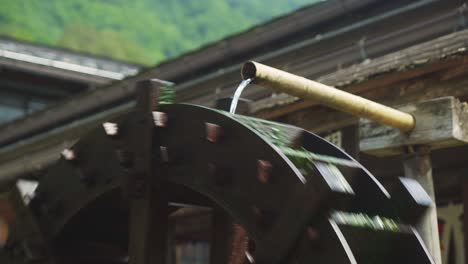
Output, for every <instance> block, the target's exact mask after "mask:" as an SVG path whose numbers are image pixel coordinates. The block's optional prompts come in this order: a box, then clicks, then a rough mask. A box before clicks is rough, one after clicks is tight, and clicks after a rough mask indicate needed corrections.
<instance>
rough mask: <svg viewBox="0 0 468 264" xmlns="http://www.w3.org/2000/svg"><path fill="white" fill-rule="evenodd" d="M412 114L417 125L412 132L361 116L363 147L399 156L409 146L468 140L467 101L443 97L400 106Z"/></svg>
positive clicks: (439, 145) (437, 145)
mask: <svg viewBox="0 0 468 264" xmlns="http://www.w3.org/2000/svg"><path fill="white" fill-rule="evenodd" d="M399 109H401V110H402V111H405V112H408V113H411V114H412V115H413V116H414V117H415V119H416V126H415V128H414V130H413V131H412V132H411V133H407V134H405V133H401V132H400V131H398V130H396V129H393V128H390V127H387V126H383V125H380V124H377V123H375V122H370V121H368V120H364V119H361V122H360V129H361V136H360V137H361V142H360V149H361V151H363V152H365V153H369V154H372V155H376V156H391V155H399V154H402V153H404V152H405V146H409V145H428V146H430V147H431V148H433V149H438V148H446V147H453V146H457V145H461V144H465V143H466V142H468V124H467V123H466V122H465V121H464V120H467V119H468V111H467V110H466V104H464V103H461V102H460V101H458V100H456V99H455V98H454V97H443V98H437V99H433V100H429V101H424V102H420V103H415V104H409V105H406V106H404V107H400V108H399Z"/></svg>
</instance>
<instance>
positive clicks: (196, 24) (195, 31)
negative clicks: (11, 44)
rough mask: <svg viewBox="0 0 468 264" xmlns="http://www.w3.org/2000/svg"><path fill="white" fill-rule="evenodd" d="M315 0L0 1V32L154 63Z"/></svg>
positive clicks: (60, 45)
mask: <svg viewBox="0 0 468 264" xmlns="http://www.w3.org/2000/svg"><path fill="white" fill-rule="evenodd" d="M317 1H318V0H3V1H1V2H2V3H1V7H0V35H7V36H10V37H13V38H17V39H21V40H26V41H32V42H36V43H41V44H47V45H53V46H59V47H64V48H69V49H72V50H76V51H84V52H88V53H92V54H99V55H104V56H109V57H113V58H116V59H122V60H127V61H132V62H137V63H143V64H147V65H150V64H155V63H158V62H161V61H162V60H164V59H168V58H172V57H174V56H177V55H179V54H181V53H183V52H186V51H189V50H192V49H194V48H197V47H199V46H201V45H204V44H207V43H209V42H212V41H215V40H218V39H220V38H223V37H225V36H226V35H230V34H233V33H236V32H239V31H242V30H245V29H247V28H249V27H251V26H253V25H255V24H258V23H261V22H265V21H267V20H270V19H271V18H273V17H275V16H278V15H281V14H285V13H288V12H291V11H293V10H294V9H297V8H299V7H302V6H304V5H307V4H311V3H314V2H317Z"/></svg>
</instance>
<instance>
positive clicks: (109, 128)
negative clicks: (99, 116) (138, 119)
mask: <svg viewBox="0 0 468 264" xmlns="http://www.w3.org/2000/svg"><path fill="white" fill-rule="evenodd" d="M102 127H104V131H105V132H106V134H107V135H108V136H117V135H118V134H119V125H118V124H116V123H111V122H106V123H103V124H102Z"/></svg>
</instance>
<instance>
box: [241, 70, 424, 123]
mask: <svg viewBox="0 0 468 264" xmlns="http://www.w3.org/2000/svg"><path fill="white" fill-rule="evenodd" d="M242 78H243V79H252V80H253V83H255V84H258V85H260V86H263V87H267V88H270V89H273V90H276V91H279V92H283V93H287V94H290V95H293V96H297V97H299V98H304V99H310V100H315V101H317V102H319V103H321V104H323V105H326V106H329V107H331V108H334V109H336V110H340V111H343V112H346V113H349V114H352V115H355V116H358V117H361V118H366V119H370V120H372V121H375V122H378V123H380V124H384V125H388V126H391V127H395V128H398V129H400V130H401V131H403V132H410V131H411V130H413V128H414V126H415V124H416V121H415V119H414V117H413V116H412V115H410V114H408V113H405V112H402V111H399V110H396V109H394V108H391V107H388V106H385V105H382V104H379V103H376V102H373V101H371V100H368V99H365V98H363V97H360V96H357V95H354V94H350V93H347V92H345V91H342V90H339V89H336V88H334V87H331V86H327V85H325V84H321V83H319V82H315V81H312V80H308V79H306V78H303V77H300V76H297V75H294V74H291V73H288V72H285V71H282V70H278V69H275V68H273V67H270V66H267V65H263V64H261V63H258V62H254V61H249V62H247V63H245V64H244V66H243V67H242Z"/></svg>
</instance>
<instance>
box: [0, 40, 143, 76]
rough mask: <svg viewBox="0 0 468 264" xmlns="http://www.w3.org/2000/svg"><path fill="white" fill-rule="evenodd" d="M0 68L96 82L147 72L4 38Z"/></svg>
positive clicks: (96, 58) (0, 46)
mask: <svg viewBox="0 0 468 264" xmlns="http://www.w3.org/2000/svg"><path fill="white" fill-rule="evenodd" d="M0 65H1V66H3V67H15V68H20V69H22V70H28V71H33V72H35V73H43V74H46V75H55V76H62V77H65V78H72V79H75V78H86V77H95V78H96V80H101V79H102V80H106V79H107V80H122V79H124V78H126V77H129V76H133V75H135V74H137V73H138V72H139V71H140V70H141V69H142V68H143V67H142V66H140V65H136V64H131V63H127V62H121V61H116V60H111V59H108V58H100V57H97V56H92V55H89V54H83V53H77V52H73V51H69V50H65V49H60V48H52V47H47V46H42V45H37V44H32V43H26V42H21V41H18V40H13V39H10V38H5V37H2V38H0ZM90 80H92V79H90ZM97 83H105V82H102V81H101V82H99V81H97Z"/></svg>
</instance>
